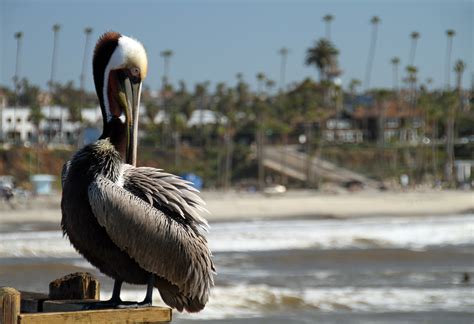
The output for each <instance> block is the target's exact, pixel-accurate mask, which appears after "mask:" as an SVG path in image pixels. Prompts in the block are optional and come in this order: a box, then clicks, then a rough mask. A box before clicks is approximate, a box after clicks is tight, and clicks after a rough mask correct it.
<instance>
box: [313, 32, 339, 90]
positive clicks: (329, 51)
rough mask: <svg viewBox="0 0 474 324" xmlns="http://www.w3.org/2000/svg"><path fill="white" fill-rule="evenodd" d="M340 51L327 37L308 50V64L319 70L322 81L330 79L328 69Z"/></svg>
mask: <svg viewBox="0 0 474 324" xmlns="http://www.w3.org/2000/svg"><path fill="white" fill-rule="evenodd" d="M338 54H339V51H338V50H337V49H336V48H335V47H334V46H333V45H332V43H331V42H330V41H329V40H327V39H320V40H318V41H317V42H316V43H315V45H314V47H310V48H308V49H307V50H306V60H305V63H306V65H313V66H315V67H316V69H317V70H318V71H319V79H320V81H327V80H328V69H329V67H330V66H331V64H332V63H333V62H334V60H335V57H336V56H337V55H338Z"/></svg>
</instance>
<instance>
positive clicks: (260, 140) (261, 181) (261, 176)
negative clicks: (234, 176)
mask: <svg viewBox="0 0 474 324" xmlns="http://www.w3.org/2000/svg"><path fill="white" fill-rule="evenodd" d="M257 120H258V125H257V165H258V189H259V190H263V188H264V186H265V170H264V167H263V153H264V152H263V146H264V136H265V135H264V129H263V114H262V112H261V111H260V112H259V113H258V117H257Z"/></svg>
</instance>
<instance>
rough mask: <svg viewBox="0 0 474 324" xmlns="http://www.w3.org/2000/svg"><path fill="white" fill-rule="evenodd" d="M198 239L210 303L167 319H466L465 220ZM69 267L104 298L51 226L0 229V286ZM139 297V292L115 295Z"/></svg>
mask: <svg viewBox="0 0 474 324" xmlns="http://www.w3.org/2000/svg"><path fill="white" fill-rule="evenodd" d="M0 217H1V215H0ZM208 239H209V243H210V246H211V250H212V251H213V255H214V261H215V264H216V268H217V275H216V278H215V279H216V286H215V287H214V289H213V290H212V295H211V299H210V301H209V303H208V305H207V306H206V308H205V310H204V311H202V312H200V313H198V314H180V313H178V312H174V313H173V323H189V324H191V323H195V324H197V323H316V322H318V323H474V214H468V215H445V216H434V217H418V216H413V217H367V218H347V219H291V220H264V221H263V220H262V221H245V222H243V221H233V222H220V223H219V222H217V223H211V230H210V233H209V235H208ZM75 271H89V272H91V273H93V274H94V275H96V276H97V277H98V278H99V279H100V281H101V284H102V293H101V296H102V298H103V299H105V298H108V297H109V296H110V295H111V289H112V281H111V280H110V279H109V278H106V277H104V276H103V275H101V274H100V273H98V272H97V271H96V270H95V269H94V268H92V267H91V266H90V265H89V264H88V263H87V261H85V260H84V259H83V258H82V257H81V256H80V255H78V254H77V253H76V252H75V251H74V249H73V248H72V247H71V246H70V244H69V242H68V241H67V239H65V238H63V237H62V234H61V232H60V231H59V229H58V224H42V225H38V224H22V225H9V226H7V225H5V226H3V227H2V228H1V229H0V285H3V286H12V287H15V288H17V289H21V290H29V291H40V292H41V291H42V292H46V291H47V289H48V283H49V282H50V281H52V280H54V279H56V278H59V277H61V276H63V275H65V274H67V273H70V272H75ZM144 295H145V287H144V286H143V287H142V286H131V285H125V286H124V290H123V291H122V299H128V300H141V299H143V297H144ZM154 296H155V297H154V303H156V304H160V303H161V300H160V297H159V294H158V293H157V292H155V294H154Z"/></svg>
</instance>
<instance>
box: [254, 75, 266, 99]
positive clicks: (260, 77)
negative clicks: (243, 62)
mask: <svg viewBox="0 0 474 324" xmlns="http://www.w3.org/2000/svg"><path fill="white" fill-rule="evenodd" d="M256 77H257V94H258V95H259V96H261V95H262V91H263V83H264V81H265V74H264V73H263V72H259V73H257V76H256Z"/></svg>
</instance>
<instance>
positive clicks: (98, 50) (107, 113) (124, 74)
mask: <svg viewBox="0 0 474 324" xmlns="http://www.w3.org/2000/svg"><path fill="white" fill-rule="evenodd" d="M147 68H148V60H147V56H146V52H145V49H144V48H143V45H142V44H141V43H140V42H138V41H137V40H135V39H133V38H130V37H127V36H124V35H121V34H119V33H116V32H107V33H105V34H104V35H102V36H101V37H100V38H99V40H98V42H97V45H96V47H95V51H94V59H93V70H94V71H93V72H94V83H95V89H96V91H97V96H98V97H99V102H100V107H101V109H102V116H103V119H104V132H103V135H102V136H103V137H110V138H111V141H112V143H113V144H114V145H115V146H116V147H117V149H118V150H119V151H120V152H121V153H123V154H124V158H125V160H126V162H127V163H130V164H133V165H134V164H135V163H136V154H137V153H136V150H137V135H138V134H137V132H138V108H139V106H140V93H141V85H142V81H143V80H144V79H145V77H146V74H147Z"/></svg>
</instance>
